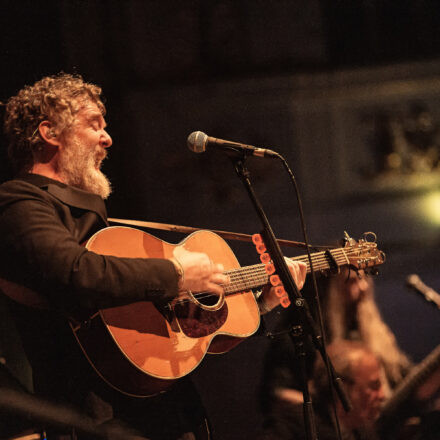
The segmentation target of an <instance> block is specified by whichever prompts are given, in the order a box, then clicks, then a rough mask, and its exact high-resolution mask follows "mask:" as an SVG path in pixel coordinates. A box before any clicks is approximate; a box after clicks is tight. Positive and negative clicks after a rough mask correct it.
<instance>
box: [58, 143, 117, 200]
mask: <svg viewBox="0 0 440 440" xmlns="http://www.w3.org/2000/svg"><path fill="white" fill-rule="evenodd" d="M105 157H106V154H105V153H102V152H101V150H95V151H93V150H90V149H89V148H88V147H87V146H86V145H84V144H83V143H81V142H79V141H78V140H75V139H73V140H72V141H71V143H70V145H69V147H68V148H65V149H63V150H62V153H61V154H60V158H59V161H58V167H59V171H60V174H61V176H62V178H63V181H64V182H65V183H66V184H67V185H71V186H74V187H76V188H79V189H82V190H84V191H88V192H91V193H93V194H97V195H98V196H101V197H102V198H103V199H106V198H107V197H108V196H109V195H110V193H111V185H110V181H109V180H108V179H107V177H106V176H105V175H104V173H103V172H102V171H101V170H100V169H98V168H96V164H97V163H99V166H100V165H101V162H102V160H103V159H104V158H105Z"/></svg>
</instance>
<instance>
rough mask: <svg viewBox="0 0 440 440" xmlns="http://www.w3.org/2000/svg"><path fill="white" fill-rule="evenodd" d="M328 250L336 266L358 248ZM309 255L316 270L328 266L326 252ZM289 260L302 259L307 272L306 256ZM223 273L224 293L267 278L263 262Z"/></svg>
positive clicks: (250, 286) (204, 294)
mask: <svg viewBox="0 0 440 440" xmlns="http://www.w3.org/2000/svg"><path fill="white" fill-rule="evenodd" d="M329 252H330V253H331V255H332V257H333V258H334V259H335V262H336V263H337V265H338V266H342V265H344V264H349V259H348V256H350V255H356V254H357V255H359V250H344V249H342V248H340V249H333V250H331V251H329ZM311 257H312V264H313V266H314V268H315V269H316V270H325V269H329V268H330V264H329V257H328V255H327V252H325V251H323V252H316V253H314V254H312V255H311ZM291 260H294V261H303V262H304V263H306V265H307V273H309V272H310V262H309V261H308V257H307V256H299V257H293V258H291ZM224 273H225V274H226V275H229V278H230V283H229V284H227V285H223V288H224V289H225V295H230V294H232V293H238V292H243V291H249V290H251V289H253V288H256V287H260V286H262V285H265V284H267V282H268V280H269V276H268V275H267V273H266V271H265V268H264V265H263V264H255V265H252V266H247V267H240V268H236V269H231V270H228V271H225V272H224ZM194 296H196V297H197V299H199V298H200V299H205V298H210V297H214V296H218V295H216V294H214V293H212V292H197V293H194ZM176 302H177V303H186V302H191V300H190V299H189V298H182V299H180V300H178V301H176Z"/></svg>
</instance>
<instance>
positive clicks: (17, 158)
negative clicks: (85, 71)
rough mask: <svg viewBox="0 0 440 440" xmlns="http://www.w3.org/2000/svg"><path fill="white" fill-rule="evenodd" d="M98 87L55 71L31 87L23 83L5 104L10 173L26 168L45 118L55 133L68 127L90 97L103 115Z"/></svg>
mask: <svg viewBox="0 0 440 440" xmlns="http://www.w3.org/2000/svg"><path fill="white" fill-rule="evenodd" d="M100 95H101V88H100V87H98V86H96V85H94V84H89V83H86V82H84V80H83V78H82V77H81V76H80V75H70V74H67V73H63V72H61V73H59V74H57V75H53V76H47V77H44V78H43V79H41V80H40V81H37V82H36V83H35V84H34V85H32V86H25V87H24V88H23V89H21V90H20V91H19V92H18V93H17V95H15V96H13V97H11V98H9V100H8V102H7V103H6V113H5V120H4V129H5V133H6V135H7V136H8V140H9V145H8V156H9V159H10V161H11V165H12V168H13V171H14V173H21V172H26V171H29V169H30V168H32V165H33V162H34V159H33V151H35V150H36V149H39V148H40V147H41V146H42V145H43V144H44V141H43V139H41V137H40V136H39V131H38V127H39V125H40V123H41V122H42V121H45V120H47V121H49V122H50V123H51V124H52V125H53V126H54V128H55V130H56V132H57V134H60V133H61V132H63V131H64V130H65V129H67V128H69V127H70V126H71V125H72V123H73V120H74V117H75V114H76V113H77V112H78V110H79V108H80V102H81V101H82V100H84V99H90V100H91V101H92V102H94V103H96V105H97V106H98V108H99V110H100V111H101V113H102V114H103V115H105V106H104V104H103V102H102V100H101V98H100Z"/></svg>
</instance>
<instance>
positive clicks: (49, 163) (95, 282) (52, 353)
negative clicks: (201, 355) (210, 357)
mask: <svg viewBox="0 0 440 440" xmlns="http://www.w3.org/2000/svg"><path fill="white" fill-rule="evenodd" d="M100 94H101V89H100V88H99V87H97V86H96V85H92V84H88V83H86V82H84V81H83V79H82V78H81V77H80V76H72V75H68V74H59V75H56V76H51V77H46V78H43V79H42V80H40V81H38V82H36V83H35V84H34V85H33V86H26V87H24V88H23V89H22V90H21V91H20V92H19V93H18V94H17V95H16V96H14V97H12V98H10V99H9V101H8V103H7V106H6V115H5V132H6V134H7V135H8V137H9V149H8V153H9V158H10V160H11V165H12V167H13V169H14V172H15V175H16V177H15V178H14V180H11V181H9V182H6V183H4V184H3V185H1V186H0V236H1V237H2V238H1V240H0V260H1V261H0V263H1V264H0V277H1V280H2V281H1V282H0V288H1V289H2V290H4V291H5V293H8V294H9V295H10V296H12V298H13V299H12V300H10V308H11V310H12V312H13V315H14V318H15V321H16V325H17V328H18V330H19V332H20V335H21V338H22V340H23V345H24V349H25V352H26V355H27V357H28V358H29V361H30V364H31V366H32V371H33V381H34V390H35V393H36V394H37V395H38V396H40V397H43V398H45V399H48V400H50V401H52V402H53V401H55V402H59V403H61V404H63V405H65V404H69V405H71V406H72V405H73V406H74V407H76V408H80V409H81V410H82V411H83V412H84V413H86V414H87V415H88V416H89V417H91V418H92V419H93V421H94V422H95V423H96V424H99V425H101V426H108V427H110V426H111V427H115V426H117V427H120V428H126V429H130V430H131V431H132V432H133V433H134V435H136V436H137V438H151V439H161V440H167V439H168V440H176V439H188V440H189V439H208V438H210V434H209V430H208V425H207V421H206V418H205V415H204V411H203V409H202V406H201V404H200V401H199V397H198V395H197V393H196V391H195V389H194V387H193V386H192V384H191V382H190V381H189V379H187V378H183V379H181V380H179V381H177V383H176V384H175V385H173V386H171V387H170V388H169V390H168V391H167V392H165V393H161V394H159V395H156V396H154V397H150V398H138V397H133V396H130V395H127V394H123V393H120V392H119V391H118V390H117V389H114V388H113V387H111V386H109V384H107V383H106V382H105V381H104V380H102V379H101V377H99V376H98V374H97V372H96V371H94V370H93V368H92V367H91V365H90V364H89V363H88V362H87V360H86V357H85V356H84V354H83V353H82V352H81V350H80V348H79V345H78V344H77V343H76V340H75V339H74V336H73V332H72V331H71V329H70V326H69V319H70V322H71V319H72V317H74V319H75V321H76V322H77V323H78V326H80V327H81V326H83V325H89V324H90V322H89V321H88V318H87V317H90V316H92V315H93V313H96V311H97V310H99V309H105V308H108V307H118V306H124V305H127V304H132V303H135V302H139V301H147V302H153V303H154V304H163V303H167V302H171V301H173V300H174V299H176V298H186V297H187V293H186V292H189V291H190V292H212V293H214V294H216V295H222V294H223V293H224V289H223V286H224V285H226V284H228V283H229V278H228V276H226V275H225V274H224V273H223V267H222V266H221V265H219V264H214V263H212V262H211V260H210V258H209V257H208V256H207V255H206V254H204V253H199V252H189V251H185V252H180V253H179V254H178V255H174V256H173V257H172V258H169V259H166V258H123V257H114V256H109V255H99V254H97V253H94V252H92V251H89V250H88V249H86V248H85V247H84V246H81V243H83V242H84V241H86V240H87V239H88V238H90V237H91V236H92V235H93V234H94V233H95V232H97V231H98V230H100V229H102V228H104V227H106V226H108V222H107V214H106V209H105V205H104V201H103V200H104V199H106V198H107V197H108V196H109V194H110V192H111V187H110V183H109V181H108V179H107V178H106V177H105V176H104V174H103V173H102V172H101V171H100V167H101V163H102V161H103V160H104V158H105V157H106V155H107V149H108V148H109V147H110V146H111V144H112V139H111V137H110V136H109V134H108V133H107V131H106V123H105V119H104V116H105V107H104V104H103V102H102V100H101V98H100ZM289 269H290V271H291V273H292V276H293V278H294V280H295V282H296V284H297V286H298V287H299V288H301V287H302V286H303V284H304V279H305V273H306V266H305V265H304V264H302V263H297V262H294V263H293V262H290V263H289ZM16 285H21V286H24V287H26V288H27V289H28V290H26V295H28V294H29V292H34V293H36V294H37V297H38V299H40V298H43V299H44V307H42V308H39V309H37V308H35V307H32V306H31V305H32V304H31V303H32V301H33V300H34V299H35V297H34V296H32V295H31V296H30V297H29V296H26V295H25V297H26V298H25V300H23V299H24V297H23V296H21V297H17V296H15V297H14V295H13V294H11V292H15V290H14V289H13V288H12V289H11V286H16ZM20 300H21V301H20ZM259 301H260V306H261V307H262V310H264V311H267V310H270V309H272V308H273V307H275V306H276V305H277V304H279V299H278V298H277V297H276V295H275V293H274V289H266V290H265V291H264V293H263V295H262V296H261V298H260V300H259ZM37 302H38V301H37ZM33 305H35V302H33ZM38 305H39V306H41V305H42V304H41V303H38ZM68 318H69V319H68ZM80 438H81V439H83V438H86V437H80V436H78V435H77V433H75V432H74V430H72V429H70V428H69V429H68V428H59V429H57V430H54V429H53V428H51V427H49V428H48V432H47V439H48V440H54V439H62V440H73V439H80Z"/></svg>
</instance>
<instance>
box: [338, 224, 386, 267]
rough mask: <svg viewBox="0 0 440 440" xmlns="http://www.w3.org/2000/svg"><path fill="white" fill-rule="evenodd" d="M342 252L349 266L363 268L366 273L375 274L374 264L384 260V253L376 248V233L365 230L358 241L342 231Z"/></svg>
mask: <svg viewBox="0 0 440 440" xmlns="http://www.w3.org/2000/svg"><path fill="white" fill-rule="evenodd" d="M344 235H345V236H344V241H345V246H344V252H345V255H346V257H347V259H348V261H349V264H350V266H351V267H353V268H354V269H355V270H364V271H365V272H366V273H370V274H376V273H377V271H376V270H375V267H376V266H379V265H381V264H383V263H384V262H385V254H384V253H383V252H382V251H380V250H379V249H378V248H377V243H376V238H377V237H376V234H375V233H374V232H365V233H364V235H363V236H362V238H361V239H359V240H358V241H356V240H354V239H353V238H351V237H350V236H349V235H348V234H347V232H345V233H344Z"/></svg>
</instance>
